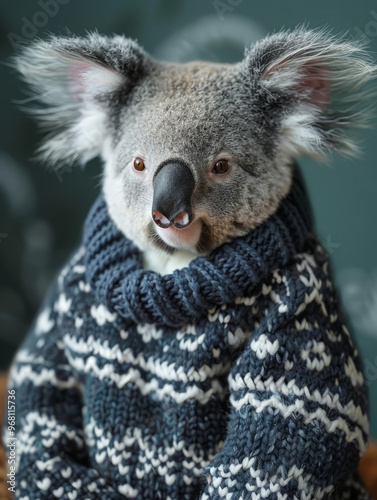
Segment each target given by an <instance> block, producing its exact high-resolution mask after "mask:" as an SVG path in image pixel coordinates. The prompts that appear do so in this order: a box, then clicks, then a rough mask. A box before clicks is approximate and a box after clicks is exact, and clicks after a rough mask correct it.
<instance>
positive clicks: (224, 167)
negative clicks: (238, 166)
mask: <svg viewBox="0 0 377 500" xmlns="http://www.w3.org/2000/svg"><path fill="white" fill-rule="evenodd" d="M228 170H229V162H228V160H219V161H218V162H217V163H216V164H215V166H214V167H213V172H214V173H215V174H218V175H221V174H226V173H227V172H228Z"/></svg>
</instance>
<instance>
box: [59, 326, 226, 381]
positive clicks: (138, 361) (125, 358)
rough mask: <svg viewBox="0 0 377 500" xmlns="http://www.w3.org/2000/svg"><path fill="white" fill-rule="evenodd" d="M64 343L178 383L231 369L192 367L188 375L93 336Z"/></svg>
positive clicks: (181, 368)
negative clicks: (111, 345)
mask: <svg viewBox="0 0 377 500" xmlns="http://www.w3.org/2000/svg"><path fill="white" fill-rule="evenodd" d="M181 342H182V341H181ZM64 343H65V344H66V346H68V348H69V349H71V351H73V352H75V353H77V354H89V353H93V354H94V355H99V356H101V357H102V358H103V359H107V360H109V361H111V360H117V361H118V363H120V364H123V363H131V364H132V365H134V366H139V367H140V368H142V369H143V370H145V371H147V372H149V373H153V374H154V375H156V376H158V377H159V378H161V379H163V380H172V381H176V382H179V381H180V382H185V383H187V382H190V381H191V382H192V381H195V382H204V381H206V380H208V379H209V378H213V377H214V376H218V375H223V374H224V373H228V372H229V370H230V367H231V363H229V362H228V363H226V364H224V363H217V364H214V365H212V366H211V367H210V366H208V365H203V366H202V367H201V368H199V369H195V368H193V367H191V368H189V369H188V370H187V373H186V372H185V371H184V370H185V369H186V368H185V367H184V366H182V365H177V364H176V363H171V364H170V365H169V364H168V362H167V361H162V362H161V360H160V359H154V358H153V357H152V356H151V357H149V358H148V359H147V360H146V359H145V358H144V356H143V354H142V353H140V354H138V355H137V356H136V357H135V356H134V354H133V352H132V349H131V348H129V347H128V348H127V349H125V350H123V351H121V350H120V349H119V346H118V345H114V346H113V347H109V342H108V341H107V340H105V341H104V342H103V343H101V342H100V341H98V340H96V339H94V337H92V336H90V337H88V338H87V339H86V340H84V339H79V340H77V338H75V337H71V336H70V335H65V336H64Z"/></svg>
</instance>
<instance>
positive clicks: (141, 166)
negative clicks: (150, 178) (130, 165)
mask: <svg viewBox="0 0 377 500" xmlns="http://www.w3.org/2000/svg"><path fill="white" fill-rule="evenodd" d="M134 169H135V170H137V171H138V172H142V171H143V170H145V165H144V162H143V160H142V159H141V158H135V160H134Z"/></svg>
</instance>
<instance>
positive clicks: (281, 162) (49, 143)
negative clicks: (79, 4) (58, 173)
mask: <svg viewBox="0 0 377 500" xmlns="http://www.w3.org/2000/svg"><path fill="white" fill-rule="evenodd" d="M16 62H17V67H18V69H19V70H20V71H21V73H22V74H23V75H24V77H25V79H26V80H27V81H28V82H29V84H30V85H31V86H32V87H33V89H34V91H35V95H36V100H39V101H40V103H41V104H40V107H39V108H37V109H36V108H34V109H33V113H35V114H36V116H37V117H38V118H39V119H40V120H41V121H42V123H43V124H44V125H45V126H47V127H48V128H50V129H51V130H52V133H51V135H50V136H48V137H47V140H46V141H45V143H44V144H43V145H42V147H41V148H40V151H41V153H42V155H43V156H44V158H45V160H47V161H48V162H49V163H51V164H54V165H57V166H59V165H62V164H67V163H72V162H76V161H77V162H81V163H85V162H87V161H88V160H89V159H91V158H92V157H94V156H96V155H100V156H101V157H102V159H103V161H104V175H103V189H104V194H105V198H106V201H107V204H108V207H109V212H110V215H111V217H112V218H113V220H114V222H115V223H116V225H117V226H118V227H119V228H120V229H121V231H123V233H124V234H125V235H126V236H127V237H128V238H131V239H132V240H133V241H134V242H135V244H136V245H138V247H139V248H140V249H141V250H142V251H144V252H147V251H149V250H150V249H156V250H157V249H158V250H159V251H160V253H161V254H172V253H174V252H177V251H180V250H186V251H189V252H191V253H192V254H193V255H199V254H201V255H206V254H209V253H210V252H211V251H212V250H213V249H215V248H216V247H218V246H220V245H221V244H223V243H225V242H227V241H229V240H231V239H232V238H234V237H237V236H242V235H244V234H246V233H247V232H249V231H250V230H251V229H253V228H254V227H256V226H257V225H258V224H260V223H261V222H262V221H264V220H265V219H266V218H268V217H269V216H270V215H271V214H272V213H273V212H274V211H275V210H276V209H277V206H278V204H279V202H280V201H281V199H282V198H283V197H284V196H285V195H286V194H287V193H288V191H289V188H290V185H291V182H292V176H293V171H294V168H295V160H296V159H297V158H298V157H299V156H301V155H310V156H313V157H317V158H318V157H319V158H321V157H323V156H324V155H326V153H327V152H328V151H329V150H330V149H331V148H334V149H336V150H339V151H340V152H343V153H346V154H354V153H355V152H357V146H356V143H355V141H354V139H353V138H352V133H351V132H352V129H353V128H355V127H358V126H362V125H364V124H365V122H366V117H367V113H366V110H367V107H368V100H369V99H370V96H369V93H368V83H369V81H370V80H371V79H372V78H373V77H374V72H375V67H374V66H373V64H372V63H371V61H370V59H369V58H368V56H367V55H366V54H365V52H364V50H363V47H362V46H360V44H357V43H349V42H346V41H344V40H337V39H335V38H334V37H332V36H330V35H328V34H326V33H324V32H322V31H306V30H303V29H301V28H299V29H296V30H295V31H293V32H291V33H287V32H281V33H278V34H274V35H272V36H268V37H267V38H265V39H264V40H262V41H261V42H259V43H257V44H256V45H254V46H252V47H251V48H250V49H248V50H246V53H245V57H244V59H243V60H242V61H241V62H239V63H237V64H215V63H209V62H191V63H186V64H173V63H166V62H160V61H156V60H154V59H152V58H151V57H150V56H148V55H147V54H146V53H145V52H144V50H143V49H142V48H140V47H139V46H138V45H137V44H136V43H135V42H134V41H132V40H129V39H127V38H125V37H122V36H115V37H104V36H100V35H98V34H96V33H95V34H91V35H89V36H87V37H85V38H78V37H52V38H50V39H48V40H47V41H38V42H36V43H33V44H32V45H30V46H28V47H27V48H26V49H24V51H23V52H22V53H21V54H20V55H19V56H17V58H16Z"/></svg>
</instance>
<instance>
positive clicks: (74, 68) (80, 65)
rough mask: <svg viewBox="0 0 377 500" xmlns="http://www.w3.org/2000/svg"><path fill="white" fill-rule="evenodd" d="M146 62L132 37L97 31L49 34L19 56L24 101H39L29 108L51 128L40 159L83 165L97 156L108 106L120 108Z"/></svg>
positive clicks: (106, 128)
mask: <svg viewBox="0 0 377 500" xmlns="http://www.w3.org/2000/svg"><path fill="white" fill-rule="evenodd" d="M147 61H148V57H147V55H146V53H145V52H144V51H143V50H142V49H141V48H140V47H139V46H138V45H137V44H136V43H135V42H133V41H132V40H129V39H127V38H124V37H122V36H116V37H113V38H109V37H104V36H100V35H98V34H96V33H93V34H90V35H88V36H87V37H86V38H79V37H51V38H49V39H48V40H47V41H37V42H35V43H32V44H31V45H29V46H27V47H26V48H25V49H24V50H23V51H22V52H21V54H20V55H17V56H16V57H15V66H16V68H17V69H18V70H19V71H20V72H21V73H22V75H23V77H24V79H25V80H26V81H27V82H28V84H29V85H30V86H31V88H32V91H33V97H32V98H31V99H27V102H29V101H32V102H38V104H39V106H38V107H32V108H28V109H27V111H29V112H31V113H32V114H33V115H35V116H36V118H37V119H38V120H39V121H40V122H41V124H42V126H43V127H44V128H47V129H49V130H51V131H52V132H51V134H50V135H49V136H48V137H47V140H46V142H45V143H44V144H43V145H42V146H41V147H40V149H39V152H40V153H41V156H42V158H43V159H45V160H46V161H47V162H48V163H52V164H54V165H56V164H57V165H61V164H62V163H64V164H71V163H74V162H75V161H79V162H80V163H82V164H84V163H86V162H87V161H88V160H90V159H91V158H93V157H94V156H96V155H98V154H100V153H101V151H102V148H103V145H104V142H105V141H106V139H107V138H108V137H109V134H110V131H109V120H108V116H109V110H110V107H111V105H113V106H115V107H117V109H119V107H120V106H121V105H122V104H124V103H125V102H126V99H127V95H128V93H129V91H130V90H131V89H132V87H133V86H134V85H135V84H136V83H137V82H138V81H139V79H140V78H141V77H142V76H143V74H144V73H145V69H146V65H147ZM114 114H116V113H115V112H114V111H113V113H112V115H114Z"/></svg>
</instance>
